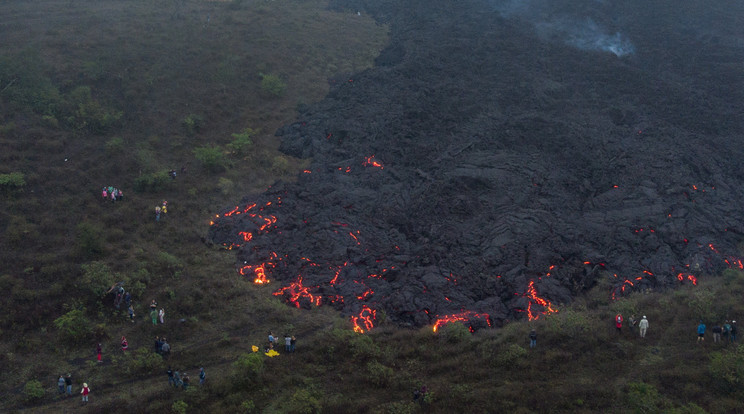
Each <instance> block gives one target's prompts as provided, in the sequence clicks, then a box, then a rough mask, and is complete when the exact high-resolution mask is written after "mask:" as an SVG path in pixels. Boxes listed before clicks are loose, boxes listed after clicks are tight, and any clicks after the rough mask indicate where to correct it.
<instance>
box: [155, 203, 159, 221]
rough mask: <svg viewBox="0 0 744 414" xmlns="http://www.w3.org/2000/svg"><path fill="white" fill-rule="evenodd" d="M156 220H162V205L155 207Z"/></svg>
mask: <svg viewBox="0 0 744 414" xmlns="http://www.w3.org/2000/svg"><path fill="white" fill-rule="evenodd" d="M155 221H156V222H157V221H160V206H157V207H155Z"/></svg>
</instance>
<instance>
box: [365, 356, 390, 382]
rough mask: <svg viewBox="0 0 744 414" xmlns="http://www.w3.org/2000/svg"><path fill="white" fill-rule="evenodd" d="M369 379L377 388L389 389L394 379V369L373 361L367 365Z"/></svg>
mask: <svg viewBox="0 0 744 414" xmlns="http://www.w3.org/2000/svg"><path fill="white" fill-rule="evenodd" d="M367 378H369V380H370V382H371V383H372V384H374V385H375V386H376V387H379V388H384V387H387V386H388V385H389V384H390V381H391V380H392V378H393V369H392V368H390V367H386V366H385V365H382V364H381V363H379V362H377V361H371V362H369V363H368V364H367Z"/></svg>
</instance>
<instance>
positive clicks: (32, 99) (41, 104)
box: [0, 48, 60, 114]
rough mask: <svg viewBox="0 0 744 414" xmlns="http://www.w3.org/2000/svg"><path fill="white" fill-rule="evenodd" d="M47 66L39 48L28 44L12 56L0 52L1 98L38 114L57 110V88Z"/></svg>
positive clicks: (58, 95) (58, 97)
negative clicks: (47, 73)
mask: <svg viewBox="0 0 744 414" xmlns="http://www.w3.org/2000/svg"><path fill="white" fill-rule="evenodd" d="M47 68H48V66H47V65H46V63H45V62H44V61H43V60H42V59H41V57H40V56H39V52H38V50H35V49H32V48H28V49H26V50H24V51H23V52H20V53H18V54H16V55H14V56H7V55H6V56H0V85H1V86H0V89H2V96H3V98H5V99H7V100H8V101H9V102H14V103H15V104H17V105H19V106H21V107H26V108H29V109H31V110H33V111H34V112H37V113H40V114H52V113H55V112H56V111H57V110H58V106H59V103H60V94H59V90H57V88H56V87H55V86H54V84H53V83H52V80H51V79H50V78H49V76H47V75H46V74H45V71H46V70H47Z"/></svg>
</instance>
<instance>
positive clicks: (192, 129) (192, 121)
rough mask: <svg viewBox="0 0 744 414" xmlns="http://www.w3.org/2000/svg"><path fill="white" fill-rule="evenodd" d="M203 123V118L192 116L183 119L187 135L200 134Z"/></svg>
mask: <svg viewBox="0 0 744 414" xmlns="http://www.w3.org/2000/svg"><path fill="white" fill-rule="evenodd" d="M203 123H204V119H202V117H200V116H199V115H194V114H191V115H189V116H187V117H186V118H184V119H183V129H184V130H186V133H187V134H189V135H193V134H194V133H196V132H199V130H200V129H201V127H202V124H203Z"/></svg>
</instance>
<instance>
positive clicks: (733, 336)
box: [731, 321, 737, 342]
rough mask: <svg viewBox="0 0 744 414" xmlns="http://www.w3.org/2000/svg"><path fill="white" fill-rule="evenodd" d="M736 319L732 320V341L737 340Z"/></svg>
mask: <svg viewBox="0 0 744 414" xmlns="http://www.w3.org/2000/svg"><path fill="white" fill-rule="evenodd" d="M736 330H737V329H736V321H731V342H736Z"/></svg>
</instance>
